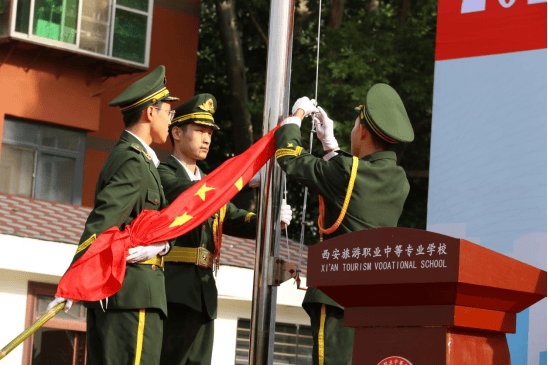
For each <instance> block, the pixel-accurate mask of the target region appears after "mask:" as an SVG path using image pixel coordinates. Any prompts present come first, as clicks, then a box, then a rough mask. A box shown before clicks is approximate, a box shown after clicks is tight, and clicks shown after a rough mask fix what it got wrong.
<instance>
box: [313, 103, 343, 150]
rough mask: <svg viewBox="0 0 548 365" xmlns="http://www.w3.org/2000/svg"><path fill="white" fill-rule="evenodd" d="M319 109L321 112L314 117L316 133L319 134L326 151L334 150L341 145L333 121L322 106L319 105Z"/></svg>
mask: <svg viewBox="0 0 548 365" xmlns="http://www.w3.org/2000/svg"><path fill="white" fill-rule="evenodd" d="M318 110H319V111H320V113H319V114H318V116H317V117H314V124H315V125H316V134H317V135H318V139H319V140H320V141H321V142H322V145H323V150H324V151H329V150H333V149H335V148H337V147H338V146H339V144H338V143H337V140H336V139H335V134H334V132H333V121H332V120H331V119H330V118H329V117H328V116H327V113H326V112H325V110H323V109H322V107H318Z"/></svg>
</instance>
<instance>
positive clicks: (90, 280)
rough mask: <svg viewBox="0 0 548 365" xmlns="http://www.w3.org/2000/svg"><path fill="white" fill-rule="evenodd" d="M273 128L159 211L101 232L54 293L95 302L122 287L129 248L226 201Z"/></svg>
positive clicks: (270, 145)
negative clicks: (120, 227)
mask: <svg viewBox="0 0 548 365" xmlns="http://www.w3.org/2000/svg"><path fill="white" fill-rule="evenodd" d="M277 128H278V127H276V128H275V129H274V130H272V131H270V133H268V134H267V135H265V136H264V137H263V138H261V139H260V140H259V141H257V142H256V143H255V144H254V145H253V146H251V147H250V148H249V149H248V150H247V151H245V152H244V153H242V154H241V155H239V156H236V157H233V158H231V159H230V160H228V161H226V162H225V163H224V164H222V165H221V166H219V167H218V168H217V169H216V170H215V171H213V172H212V173H211V174H209V175H208V176H206V177H205V178H203V179H202V180H200V181H198V182H196V184H194V185H193V186H192V187H191V188H189V189H187V190H186V191H185V192H183V193H182V194H181V195H179V197H178V198H177V199H175V201H174V202H173V203H171V205H170V206H169V207H167V208H165V209H163V210H161V211H156V210H143V211H142V212H141V213H140V214H139V215H138V216H137V218H135V219H134V220H133V221H132V222H131V224H130V225H127V226H126V227H125V229H124V230H123V231H120V230H119V229H118V227H112V228H110V229H108V230H106V231H105V232H103V233H101V234H100V235H99V237H97V239H96V240H95V241H94V242H93V243H92V244H91V246H90V247H89V248H88V249H87V251H86V252H85V253H84V255H82V257H80V258H79V259H78V260H77V261H76V262H75V263H74V264H73V265H72V266H71V267H70V268H69V270H68V271H67V272H66V273H65V275H64V276H63V277H62V278H61V281H60V282H59V286H58V288H57V294H55V296H58V297H63V298H70V299H76V300H86V301H96V300H100V299H104V298H107V297H110V296H111V295H113V294H115V293H116V292H117V291H118V290H120V288H121V287H122V283H123V281H124V276H125V272H126V256H127V255H128V249H130V248H132V247H136V246H146V245H150V244H152V243H156V242H161V241H166V240H170V239H173V238H176V237H179V236H181V235H183V234H185V233H187V232H189V231H190V230H192V229H193V228H196V227H197V226H198V225H199V224H201V223H202V222H203V221H205V220H206V219H207V218H209V217H211V216H212V215H213V214H215V213H216V212H217V211H218V210H219V209H220V208H221V207H222V206H223V205H225V204H226V203H227V202H229V201H230V200H231V199H232V198H233V197H234V195H236V194H237V193H238V192H239V191H240V190H241V189H242V188H243V187H244V186H245V185H246V184H247V183H248V182H249V180H250V179H251V178H252V177H253V176H254V175H255V174H256V173H257V172H258V171H259V170H260V169H261V167H262V166H263V165H264V164H265V163H266V162H267V161H268V160H269V159H270V158H271V157H272V156H273V155H274V153H275V151H276V146H275V141H274V132H275V131H276V129H277Z"/></svg>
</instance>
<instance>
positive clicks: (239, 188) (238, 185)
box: [234, 178, 244, 191]
mask: <svg viewBox="0 0 548 365" xmlns="http://www.w3.org/2000/svg"><path fill="white" fill-rule="evenodd" d="M234 185H236V187H237V188H238V191H240V190H242V188H243V187H244V181H243V180H242V178H239V179H238V181H236V182H235V183H234Z"/></svg>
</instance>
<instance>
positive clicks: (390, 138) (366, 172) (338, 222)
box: [275, 84, 414, 365]
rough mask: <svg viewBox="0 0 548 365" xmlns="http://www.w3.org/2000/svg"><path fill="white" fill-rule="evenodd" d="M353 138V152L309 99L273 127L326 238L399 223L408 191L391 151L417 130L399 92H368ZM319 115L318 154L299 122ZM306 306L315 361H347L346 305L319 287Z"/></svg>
mask: <svg viewBox="0 0 548 365" xmlns="http://www.w3.org/2000/svg"><path fill="white" fill-rule="evenodd" d="M356 111H357V112H358V116H357V118H356V120H355V122H354V128H353V129H352V133H351V135H350V138H351V148H352V153H351V154H350V153H346V152H342V151H341V150H340V149H339V147H338V143H337V140H336V139H335V136H334V133H333V121H332V120H331V119H329V117H328V116H327V114H326V112H325V111H324V110H323V109H322V108H321V107H318V108H316V107H315V106H314V104H313V103H312V102H311V101H310V100H309V99H308V98H307V97H303V98H300V99H299V100H297V102H296V103H295V105H294V106H293V114H294V116H292V117H289V118H287V119H285V120H284V121H283V123H282V126H281V127H280V128H279V129H278V130H277V131H276V133H275V136H276V158H277V160H278V163H279V164H280V166H281V168H282V169H283V170H284V171H285V172H286V174H287V176H288V177H289V178H290V179H295V180H297V181H298V182H300V183H301V184H303V185H306V186H308V187H309V188H310V189H311V190H313V191H315V192H316V193H318V194H319V195H320V217H319V219H318V225H319V231H320V235H321V237H323V235H326V236H327V238H332V237H335V236H339V235H342V234H345V233H349V232H353V231H357V230H362V229H368V228H378V227H395V226H396V225H397V223H398V219H399V217H400V215H401V212H402V209H403V204H404V202H405V199H406V198H407V194H408V193H409V182H408V181H407V177H406V174H405V171H404V170H403V168H401V167H399V166H398V165H397V164H396V154H395V152H393V151H390V150H389V148H390V147H391V146H392V145H393V144H395V143H397V142H411V141H412V140H413V138H414V133H413V128H412V127H411V123H410V121H409V118H408V116H407V113H406V111H405V107H404V105H403V102H402V101H401V99H400V97H399V95H398V94H397V92H396V91H395V90H394V89H393V88H392V87H390V86H389V85H386V84H376V85H374V86H373V87H372V88H371V89H370V90H369V91H368V93H367V96H366V100H365V103H364V105H360V106H359V107H358V108H356ZM315 112H316V113H318V117H317V118H315V119H314V123H315V124H316V128H317V135H318V138H319V139H320V141H321V142H322V145H323V149H324V151H326V152H327V154H326V155H325V156H324V158H323V159H322V158H318V157H314V156H312V155H310V154H308V153H307V152H306V151H304V149H303V148H302V143H301V132H300V129H299V128H300V126H301V121H302V119H303V118H304V117H305V116H308V115H310V114H312V113H315ZM303 308H304V309H305V310H306V311H307V313H308V315H309V316H310V322H311V326H312V334H313V337H314V347H313V363H314V364H322V365H333V364H341V365H350V364H351V363H352V347H353V343H354V330H353V329H351V328H348V327H344V326H343V316H344V308H343V307H341V306H340V305H339V304H338V303H337V302H335V301H334V300H333V299H331V298H330V297H328V296H327V295H325V294H324V293H323V292H321V291H320V290H318V289H315V288H310V287H309V288H308V290H307V293H306V295H305V298H304V300H303Z"/></svg>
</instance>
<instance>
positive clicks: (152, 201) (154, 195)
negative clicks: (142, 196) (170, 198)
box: [145, 189, 160, 210]
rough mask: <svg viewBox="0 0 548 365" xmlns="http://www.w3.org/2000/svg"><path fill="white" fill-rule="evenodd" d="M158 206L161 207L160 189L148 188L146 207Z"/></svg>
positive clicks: (155, 208)
mask: <svg viewBox="0 0 548 365" xmlns="http://www.w3.org/2000/svg"><path fill="white" fill-rule="evenodd" d="M158 207H160V193H159V192H158V191H154V190H152V189H148V190H147V198H146V202H145V209H149V210H150V209H153V210H158Z"/></svg>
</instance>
